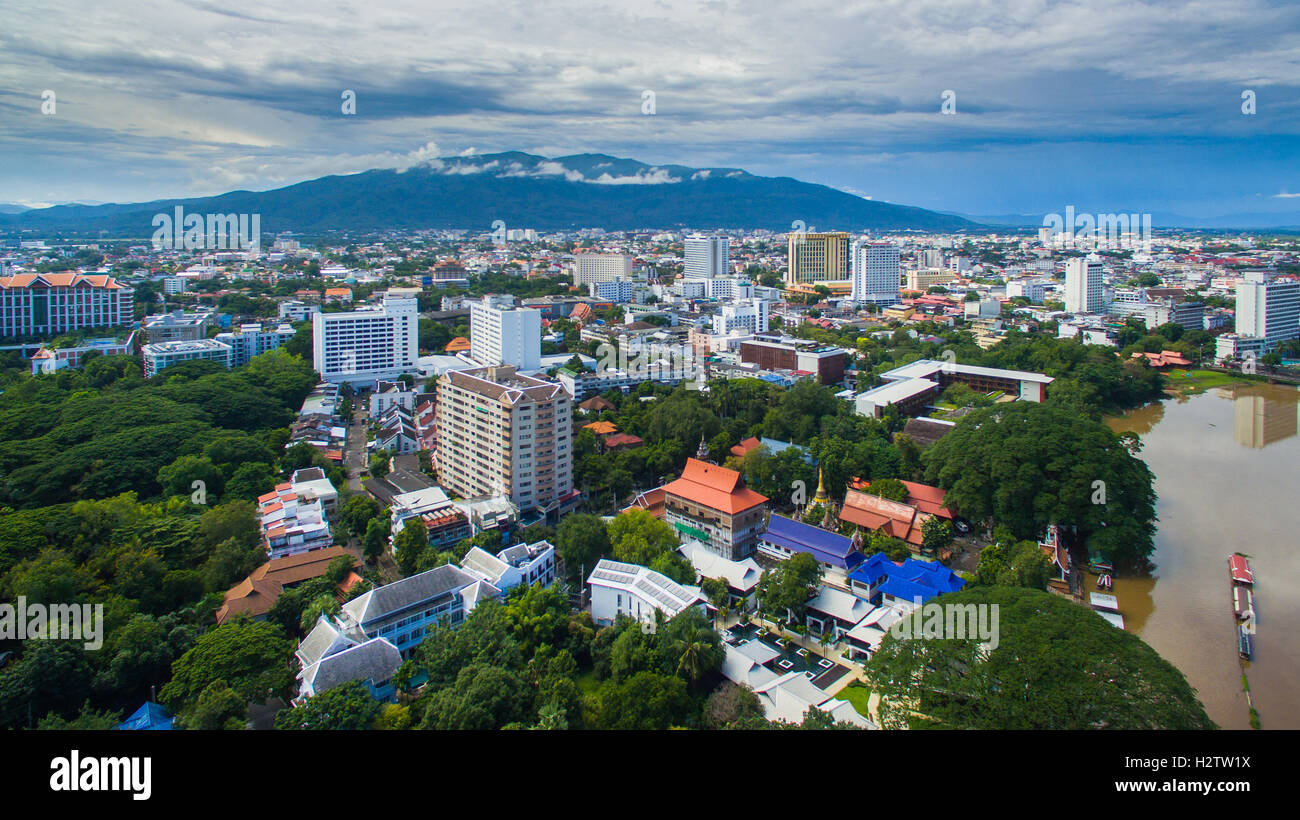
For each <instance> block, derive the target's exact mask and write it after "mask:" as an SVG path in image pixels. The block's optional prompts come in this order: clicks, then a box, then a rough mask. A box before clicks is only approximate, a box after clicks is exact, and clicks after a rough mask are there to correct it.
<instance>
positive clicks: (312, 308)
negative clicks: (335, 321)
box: [280, 299, 320, 322]
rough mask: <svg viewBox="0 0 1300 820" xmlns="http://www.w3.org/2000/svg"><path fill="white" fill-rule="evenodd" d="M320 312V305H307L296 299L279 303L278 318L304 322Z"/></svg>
mask: <svg viewBox="0 0 1300 820" xmlns="http://www.w3.org/2000/svg"><path fill="white" fill-rule="evenodd" d="M317 313H320V305H309V304H307V303H306V302H302V301H299V300H297V299H290V300H289V301H286V302H281V303H280V318H281V319H287V320H288V321H290V322H305V321H307V320H308V319H310V318H311V317H312V316H315V315H316V314H317Z"/></svg>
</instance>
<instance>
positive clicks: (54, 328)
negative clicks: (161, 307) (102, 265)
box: [0, 273, 135, 338]
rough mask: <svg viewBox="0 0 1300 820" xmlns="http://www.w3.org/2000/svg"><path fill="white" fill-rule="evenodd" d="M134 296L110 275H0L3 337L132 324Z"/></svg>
mask: <svg viewBox="0 0 1300 820" xmlns="http://www.w3.org/2000/svg"><path fill="white" fill-rule="evenodd" d="M134 294H135V292H134V291H133V290H132V289H131V288H129V287H127V286H126V285H123V284H121V283H120V282H118V281H117V280H116V279H114V278H113V277H111V276H103V275H90V276H87V275H83V274H80V273H19V274H15V275H13V276H4V277H0V338H5V337H14V336H54V335H58V334H60V333H67V332H69V331H74V330H84V329H87V328H93V327H116V326H118V325H126V324H130V323H131V322H132V320H133V319H134V309H135V303H134V298H135V297H134Z"/></svg>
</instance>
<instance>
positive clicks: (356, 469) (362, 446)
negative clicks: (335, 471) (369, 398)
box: [343, 407, 369, 493]
mask: <svg viewBox="0 0 1300 820" xmlns="http://www.w3.org/2000/svg"><path fill="white" fill-rule="evenodd" d="M366 421H367V412H366V410H365V408H362V407H357V408H356V409H355V410H354V411H353V412H352V424H351V425H349V426H348V443H347V446H346V447H345V448H344V450H343V463H344V465H345V466H346V467H347V470H348V489H350V490H351V491H352V492H354V493H359V492H361V491H362V490H363V489H364V488H363V487H362V486H361V478H362V473H363V472H364V471H365V470H366V469H368V467H369V463H368V458H369V456H368V453H367V451H366Z"/></svg>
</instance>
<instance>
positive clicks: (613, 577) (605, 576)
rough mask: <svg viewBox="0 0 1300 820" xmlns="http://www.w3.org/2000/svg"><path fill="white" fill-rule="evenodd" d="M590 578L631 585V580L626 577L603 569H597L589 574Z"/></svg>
mask: <svg viewBox="0 0 1300 820" xmlns="http://www.w3.org/2000/svg"><path fill="white" fill-rule="evenodd" d="M591 577H592V578H599V579H600V580H602V581H613V582H614V583H616V584H628V583H631V581H632V579H631V578H629V577H627V576H626V575H623V574H621V573H617V572H607V571H606V570H603V569H598V570H596V571H595V572H593V573H591Z"/></svg>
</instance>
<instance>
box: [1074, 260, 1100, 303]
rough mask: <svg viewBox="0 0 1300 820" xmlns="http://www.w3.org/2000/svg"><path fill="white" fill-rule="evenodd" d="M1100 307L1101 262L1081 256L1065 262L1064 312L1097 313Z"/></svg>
mask: <svg viewBox="0 0 1300 820" xmlns="http://www.w3.org/2000/svg"><path fill="white" fill-rule="evenodd" d="M1101 309H1102V287H1101V262H1100V261H1098V260H1096V259H1091V258H1084V257H1082V256H1079V257H1075V258H1074V259H1067V260H1066V262H1065V311H1066V313H1097V312H1099V311H1101Z"/></svg>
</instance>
